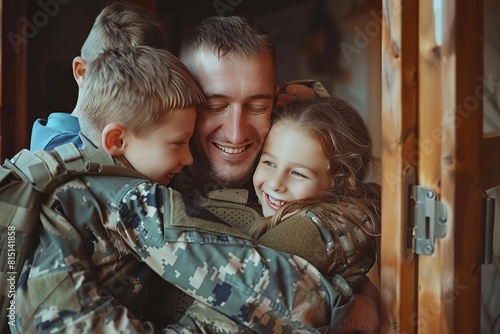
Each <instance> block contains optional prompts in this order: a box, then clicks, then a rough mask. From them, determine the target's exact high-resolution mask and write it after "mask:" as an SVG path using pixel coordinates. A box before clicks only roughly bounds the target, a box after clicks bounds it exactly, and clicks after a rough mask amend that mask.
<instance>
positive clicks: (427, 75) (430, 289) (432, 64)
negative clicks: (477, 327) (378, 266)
mask: <svg viewBox="0 0 500 334" xmlns="http://www.w3.org/2000/svg"><path fill="white" fill-rule="evenodd" d="M418 10H419V82H418V87H419V88H418V89H419V133H418V137H419V185H420V186H425V187H429V188H431V189H433V190H434V191H435V193H436V195H437V196H438V198H439V194H440V177H441V159H440V158H441V140H440V136H439V132H440V131H441V119H442V106H443V96H442V95H443V89H444V87H443V86H442V81H443V80H444V78H443V76H444V75H445V74H444V73H442V67H443V62H444V60H443V57H442V47H441V44H439V43H438V41H437V40H436V29H442V28H443V27H442V25H439V26H436V20H437V19H439V18H440V17H442V15H440V14H439V13H437V12H434V9H433V1H432V0H421V1H420V6H419V9H418ZM436 134H438V135H436ZM432 246H433V247H436V246H435V245H432ZM438 251H439V252H441V249H439V250H437V251H436V252H434V254H432V255H419V256H418V263H419V264H418V268H419V271H418V286H419V287H420V288H419V290H418V316H417V318H416V320H417V326H418V333H444V332H441V331H440V330H441V328H442V322H443V321H444V320H443V317H442V315H443V312H442V307H441V302H440V295H441V277H442V275H443V273H442V272H441V270H440V269H441V268H442V269H445V270H447V269H446V268H445V267H440V266H441V265H442V264H441V263H440V261H439V257H438V253H437V252H438ZM451 265H452V266H453V263H452V264H451Z"/></svg>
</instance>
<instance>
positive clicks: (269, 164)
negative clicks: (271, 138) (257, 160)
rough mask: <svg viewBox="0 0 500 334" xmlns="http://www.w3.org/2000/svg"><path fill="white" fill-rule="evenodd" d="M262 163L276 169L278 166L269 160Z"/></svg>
mask: <svg viewBox="0 0 500 334" xmlns="http://www.w3.org/2000/svg"><path fill="white" fill-rule="evenodd" d="M262 163H263V164H264V165H266V166H268V167H272V168H274V167H276V164H275V163H274V162H272V161H269V160H263V161H262Z"/></svg>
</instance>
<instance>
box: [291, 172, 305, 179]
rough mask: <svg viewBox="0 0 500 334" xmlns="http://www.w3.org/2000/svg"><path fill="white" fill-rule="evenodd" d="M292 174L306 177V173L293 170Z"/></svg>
mask: <svg viewBox="0 0 500 334" xmlns="http://www.w3.org/2000/svg"><path fill="white" fill-rule="evenodd" d="M292 174H293V175H295V176H298V177H302V178H305V179H308V177H307V176H306V175H304V174H302V173H301V172H297V171H293V172H292Z"/></svg>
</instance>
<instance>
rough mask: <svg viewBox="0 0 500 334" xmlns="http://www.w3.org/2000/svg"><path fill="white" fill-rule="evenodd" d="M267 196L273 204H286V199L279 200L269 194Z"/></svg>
mask: <svg viewBox="0 0 500 334" xmlns="http://www.w3.org/2000/svg"><path fill="white" fill-rule="evenodd" d="M267 197H268V198H269V202H271V203H272V204H274V205H276V206H283V205H285V203H286V202H285V201H278V200H275V199H274V198H272V197H271V196H269V195H267Z"/></svg>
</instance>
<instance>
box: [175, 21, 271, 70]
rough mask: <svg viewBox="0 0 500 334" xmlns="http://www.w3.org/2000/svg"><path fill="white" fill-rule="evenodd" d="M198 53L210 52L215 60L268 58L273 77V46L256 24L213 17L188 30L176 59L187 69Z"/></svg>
mask: <svg viewBox="0 0 500 334" xmlns="http://www.w3.org/2000/svg"><path fill="white" fill-rule="evenodd" d="M199 50H207V51H209V52H213V54H214V55H216V56H217V57H218V58H222V57H224V56H226V55H227V54H235V55H241V56H245V57H256V56H260V55H269V56H270V57H271V59H272V62H273V65H274V72H275V73H274V74H275V77H276V55H275V50H274V44H273V43H272V41H271V39H270V37H269V35H268V34H266V33H265V32H264V31H263V30H262V29H261V28H260V27H259V26H258V25H257V24H255V23H254V22H250V21H249V20H247V19H246V18H243V17H240V16H228V17H224V16H213V17H209V18H206V19H204V20H203V21H201V22H200V23H199V24H198V25H197V26H194V27H192V28H191V29H188V30H187V32H186V34H185V35H184V37H183V39H182V43H181V49H180V54H179V58H180V59H181V60H182V62H183V63H184V64H186V66H188V68H191V63H192V61H193V58H194V57H195V55H196V52H198V51H199Z"/></svg>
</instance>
